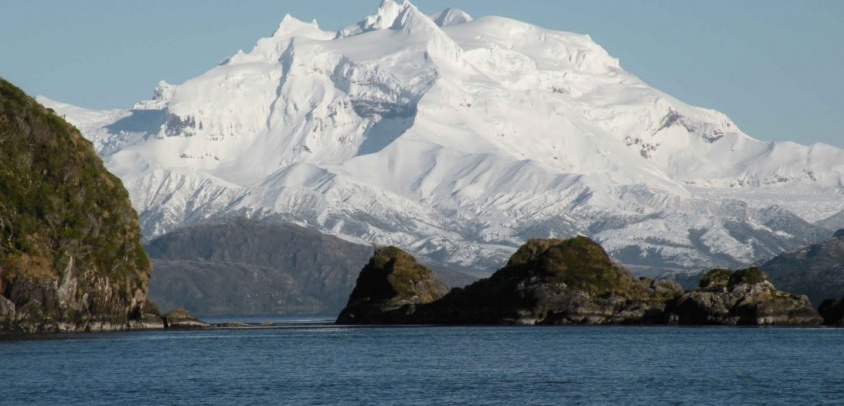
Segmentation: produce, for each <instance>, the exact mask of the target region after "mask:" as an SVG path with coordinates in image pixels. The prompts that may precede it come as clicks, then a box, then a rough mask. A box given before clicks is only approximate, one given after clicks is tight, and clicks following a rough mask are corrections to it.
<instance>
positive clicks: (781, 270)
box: [762, 230, 844, 306]
mask: <svg viewBox="0 0 844 406" xmlns="http://www.w3.org/2000/svg"><path fill="white" fill-rule="evenodd" d="M762 270H763V271H765V273H767V274H768V276H769V277H770V278H771V281H772V282H774V283H775V284H776V285H777V286H779V287H781V288H782V289H785V290H788V291H790V292H794V293H798V294H802V295H806V296H808V297H809V300H811V301H812V304H814V305H815V306H818V305H820V304H821V302H823V301H824V300H825V299H840V298H841V297H844V230H839V231H838V232H836V233H835V235H834V236H833V237H832V239H829V240H827V241H823V242H820V243H817V244H811V245H807V246H804V247H801V248H799V249H797V250H794V251H790V252H785V253H782V254H780V255H777V256H776V257H775V258H773V259H771V260H769V261H767V262H765V263H764V264H763V265H762Z"/></svg>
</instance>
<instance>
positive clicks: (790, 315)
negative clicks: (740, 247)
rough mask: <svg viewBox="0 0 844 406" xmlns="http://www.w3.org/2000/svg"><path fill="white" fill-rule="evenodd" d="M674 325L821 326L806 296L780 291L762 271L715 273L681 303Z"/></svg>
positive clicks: (678, 305)
mask: <svg viewBox="0 0 844 406" xmlns="http://www.w3.org/2000/svg"><path fill="white" fill-rule="evenodd" d="M674 307H675V308H674V310H673V314H672V316H671V321H672V322H673V323H678V324H689V325H707V324H712V325H754V326H761V325H818V324H820V323H821V321H822V319H821V317H820V315H819V314H818V312H817V311H815V310H814V309H813V308H812V305H811V303H810V302H809V299H808V298H807V297H806V296H805V295H795V294H792V293H789V292H784V291H780V290H777V289H776V288H775V287H774V285H773V284H772V283H771V282H770V281H769V280H768V277H767V276H766V275H765V273H764V272H762V270H761V269H760V268H758V267H757V268H748V269H741V270H738V271H732V270H729V269H713V270H711V271H709V272H707V273H706V274H705V275H704V276H703V277H702V278H701V279H700V282H699V285H698V287H697V288H696V289H694V290H692V291H690V292H687V293H686V294H684V295H683V296H682V297H680V298H679V299H678V300H677V303H676V305H675V306H674Z"/></svg>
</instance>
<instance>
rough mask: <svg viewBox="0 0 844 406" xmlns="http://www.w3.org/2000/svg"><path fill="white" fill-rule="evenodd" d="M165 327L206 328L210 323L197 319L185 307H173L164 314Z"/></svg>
mask: <svg viewBox="0 0 844 406" xmlns="http://www.w3.org/2000/svg"><path fill="white" fill-rule="evenodd" d="M161 318H162V319H164V327H165V328H169V329H194V328H206V327H210V325H209V324H208V323H206V322H204V321H202V320H199V319H197V318H196V317H194V315H192V314H191V313H190V312H189V311H187V310H185V309H173V310H170V311H169V312H167V313H166V314H165V315H164V316H161Z"/></svg>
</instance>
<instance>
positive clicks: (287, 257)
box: [146, 219, 473, 315]
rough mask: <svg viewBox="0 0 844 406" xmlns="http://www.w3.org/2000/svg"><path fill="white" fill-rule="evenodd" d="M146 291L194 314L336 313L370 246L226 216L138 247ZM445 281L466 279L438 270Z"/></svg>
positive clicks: (455, 283)
mask: <svg viewBox="0 0 844 406" xmlns="http://www.w3.org/2000/svg"><path fill="white" fill-rule="evenodd" d="M146 249H147V252H148V253H149V256H150V258H151V259H152V263H153V267H154V269H155V273H154V276H153V278H152V280H151V281H150V285H149V296H150V298H152V299H153V300H154V301H155V302H156V303H158V304H159V305H161V306H162V307H165V308H175V307H183V308H186V309H188V310H190V311H191V312H193V313H195V314H202V315H233V314H241V315H265V314H297V313H298V314H301V313H326V312H328V313H336V312H338V311H340V309H342V308H343V306H344V305H345V304H346V300H347V299H348V297H349V293H350V292H351V291H352V288H353V287H354V284H355V280H356V279H357V277H358V273H359V272H360V268H361V267H363V265H365V264H366V262H367V261H368V259H369V257H370V256H371V255H372V251H373V248H372V247H371V246H364V245H358V244H353V243H350V242H348V241H343V240H341V239H339V238H337V237H333V236H328V235H324V234H320V233H318V232H316V231H314V230H308V229H305V228H302V227H299V226H295V225H291V224H271V223H267V222H259V221H253V220H247V219H229V220H227V221H225V222H220V223H216V224H204V225H199V226H194V227H188V228H184V229H181V230H179V231H175V232H172V233H168V234H166V235H164V236H161V237H158V238H156V239H155V240H153V241H151V242H149V243H148V244H147V245H146ZM446 275H447V276H448V282H450V283H452V286H462V285H464V284H467V283H469V282H472V281H473V279H472V278H470V277H468V276H467V275H463V274H460V273H457V272H450V273H447V274H446Z"/></svg>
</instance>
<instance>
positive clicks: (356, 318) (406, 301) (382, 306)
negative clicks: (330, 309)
mask: <svg viewBox="0 0 844 406" xmlns="http://www.w3.org/2000/svg"><path fill="white" fill-rule="evenodd" d="M447 292H448V286H446V284H445V283H444V282H443V281H442V280H441V279H440V278H439V277H438V276H437V275H436V274H434V273H433V272H431V270H429V269H428V268H426V267H424V266H423V265H421V264H419V263H417V262H416V259H415V258H414V257H413V256H412V255H410V254H408V253H407V252H404V251H402V250H401V249H399V248H396V247H382V248H378V249H376V250H375V253H374V254H373V256H372V258H371V259H370V260H369V263H368V264H366V266H365V267H364V268H363V269H362V270H361V272H360V275H359V276H358V279H357V282H356V284H355V288H354V290H353V291H352V293H351V295H350V296H349V303H348V305H347V306H346V308H345V309H343V311H342V312H341V313H340V316H339V317H338V319H337V322H338V323H343V324H354V323H389V322H396V321H400V320H404V316H406V315H408V314H412V313H413V312H414V309H415V307H416V306H417V305H423V304H427V303H432V302H434V301H436V300H437V299H440V298H442V297H443V296H444V295H445V294H446V293H447Z"/></svg>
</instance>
